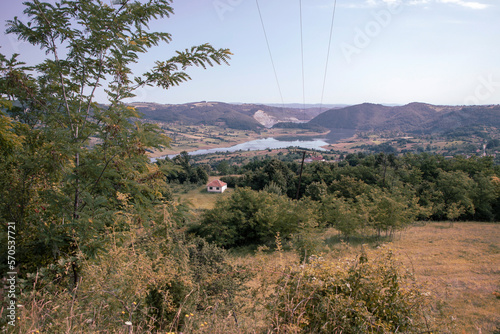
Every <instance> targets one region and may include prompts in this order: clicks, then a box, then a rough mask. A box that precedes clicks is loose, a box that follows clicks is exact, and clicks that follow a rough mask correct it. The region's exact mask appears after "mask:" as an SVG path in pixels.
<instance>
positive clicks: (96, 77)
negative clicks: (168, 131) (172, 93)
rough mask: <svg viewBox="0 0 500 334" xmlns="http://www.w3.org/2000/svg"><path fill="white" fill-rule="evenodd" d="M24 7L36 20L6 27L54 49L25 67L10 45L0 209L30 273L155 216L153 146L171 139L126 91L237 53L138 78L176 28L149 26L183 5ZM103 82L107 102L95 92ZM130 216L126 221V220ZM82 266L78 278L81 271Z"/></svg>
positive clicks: (170, 80) (92, 251) (158, 185)
mask: <svg viewBox="0 0 500 334" xmlns="http://www.w3.org/2000/svg"><path fill="white" fill-rule="evenodd" d="M24 6H25V11H24V13H25V14H26V16H27V22H23V20H22V19H20V18H18V17H15V18H14V19H12V20H10V21H8V22H7V33H9V34H13V35H15V36H17V38H18V39H19V40H22V41H27V42H28V43H30V44H32V45H33V46H36V47H39V48H41V49H42V50H43V51H44V52H45V53H46V54H47V58H46V59H42V60H41V62H40V63H38V64H32V65H30V66H25V64H24V63H22V62H19V61H18V60H17V58H18V56H19V55H16V54H15V55H13V56H12V57H11V58H8V57H6V56H4V55H0V73H1V77H0V102H1V106H2V114H1V115H0V142H1V144H2V151H1V154H0V168H1V169H2V171H3V172H2V175H1V176H0V185H1V189H2V190H1V191H0V194H1V198H0V218H1V219H2V220H3V221H15V222H16V224H17V225H16V226H17V228H18V231H19V232H18V235H17V237H18V240H17V242H18V248H19V249H20V250H23V251H21V252H19V254H18V257H19V259H18V260H19V262H20V263H21V264H22V266H23V268H22V270H21V271H22V272H23V273H24V272H34V271H35V270H36V268H37V267H38V266H40V265H42V266H43V265H46V264H48V263H50V262H54V261H56V260H57V259H58V258H60V257H61V256H65V254H66V255H67V256H75V255H76V253H77V251H78V250H77V245H78V247H79V250H80V251H82V252H83V253H84V254H85V255H87V256H97V254H98V253H99V252H100V251H101V249H102V247H103V244H104V243H105V241H106V238H105V237H104V235H105V231H106V229H107V228H108V227H110V226H113V224H114V223H115V215H122V214H124V215H130V217H134V220H135V221H134V223H136V222H139V223H144V224H145V225H147V222H149V221H150V220H151V219H152V218H153V217H154V216H155V213H154V208H155V206H156V205H159V204H162V203H164V202H165V201H166V200H167V199H169V198H168V197H169V196H168V195H169V194H168V192H166V191H165V190H164V189H165V188H166V183H165V174H164V173H163V172H162V171H161V170H159V168H158V166H155V165H150V164H149V158H148V156H147V154H146V153H147V151H148V150H151V149H154V148H162V147H165V146H167V145H168V144H169V142H170V139H169V138H167V137H166V136H165V135H163V134H162V132H161V129H160V128H158V127H157V126H155V125H152V124H148V123H141V122H138V121H132V119H137V118H138V117H139V115H138V113H137V112H136V110H135V109H134V108H132V107H129V106H126V105H125V103H124V102H123V100H124V99H126V98H131V97H134V92H135V91H136V90H137V89H138V88H141V87H144V86H153V85H157V86H160V87H163V88H170V87H172V86H176V85H179V84H180V83H182V82H184V81H187V80H189V79H190V77H189V75H188V74H187V73H186V72H185V70H186V69H187V68H188V67H192V66H197V67H203V68H206V67H207V66H213V65H214V64H221V63H227V61H228V59H229V58H230V55H231V53H230V52H229V50H228V49H215V48H213V47H212V46H211V45H209V44H202V45H199V46H194V47H191V48H189V49H186V50H184V51H180V52H176V53H175V55H174V56H172V57H170V58H168V59H166V60H162V61H157V62H156V63H155V65H154V66H153V68H152V69H151V70H150V71H148V72H146V73H143V74H142V75H140V76H134V74H133V73H132V70H131V66H132V65H133V64H134V63H136V62H138V61H139V59H140V55H141V54H144V53H146V52H147V51H148V50H149V49H150V48H152V47H155V46H158V45H160V43H169V42H170V41H171V38H172V37H171V35H170V34H169V33H166V32H154V31H150V29H149V24H151V23H152V22H153V21H154V20H156V19H162V18H166V17H169V16H170V15H171V14H172V13H173V9H172V7H171V1H169V0H157V1H149V2H144V3H143V2H140V1H123V2H122V3H121V5H120V6H116V7H110V6H108V5H107V4H104V3H103V2H102V1H79V0H63V1H60V2H57V3H46V2H41V1H38V0H33V1H28V2H25V3H24ZM98 92H100V93H101V94H102V95H104V96H106V98H107V101H106V102H107V103H106V104H100V103H97V102H96V95H97V93H98ZM5 108H7V109H8V110H6V109H5ZM4 109H5V110H4ZM191 176H192V177H191ZM206 179H207V174H206V172H205V171H204V170H202V169H194V170H193V173H192V175H190V182H204V181H205V180H206ZM129 222H130V220H122V221H121V223H120V225H119V226H117V228H118V229H120V230H127V229H128V228H129V226H128V225H129ZM75 266H76V267H78V265H75ZM72 274H73V275H74V283H76V282H77V280H78V270H75V271H74V272H73V273H72Z"/></svg>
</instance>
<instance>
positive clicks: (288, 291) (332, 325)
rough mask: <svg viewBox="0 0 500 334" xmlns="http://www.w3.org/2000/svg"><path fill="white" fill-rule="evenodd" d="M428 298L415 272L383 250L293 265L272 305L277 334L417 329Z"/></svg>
mask: <svg viewBox="0 0 500 334" xmlns="http://www.w3.org/2000/svg"><path fill="white" fill-rule="evenodd" d="M424 302H425V300H424V297H423V295H422V294H421V293H420V291H419V289H418V288H417V286H416V284H415V281H414V280H413V276H412V274H411V273H410V272H408V271H406V270H404V269H403V268H402V267H401V266H400V265H399V264H398V262H397V261H396V260H395V259H394V256H393V255H392V253H391V252H390V251H383V252H382V253H381V254H380V255H378V256H375V254H370V255H368V254H367V253H366V252H363V253H362V254H361V255H360V256H359V258H358V259H356V260H351V261H338V262H337V261H329V260H323V259H321V258H318V259H313V260H312V261H311V262H310V263H309V264H305V265H302V266H297V267H294V268H291V269H289V270H288V271H287V272H285V274H284V275H283V277H282V278H281V280H280V281H279V283H278V286H277V288H276V292H275V295H274V301H273V302H272V303H271V304H270V305H269V308H270V310H271V314H272V326H273V330H274V331H275V332H276V333H343V334H349V333H352V334H357V333H396V332H398V333H416V332H421V331H422V330H423V328H424V327H425V325H424V321H423V320H424V319H423V315H422V309H423V306H424ZM425 330H429V329H428V328H426V329H425Z"/></svg>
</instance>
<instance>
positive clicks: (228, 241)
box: [192, 188, 314, 247]
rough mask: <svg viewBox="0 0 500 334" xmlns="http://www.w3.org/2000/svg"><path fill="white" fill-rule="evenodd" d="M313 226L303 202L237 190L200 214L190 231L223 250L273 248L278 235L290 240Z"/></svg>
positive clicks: (269, 193)
mask: <svg viewBox="0 0 500 334" xmlns="http://www.w3.org/2000/svg"><path fill="white" fill-rule="evenodd" d="M313 222H314V214H313V210H311V207H310V206H309V205H307V203H306V202H305V201H300V202H297V201H292V200H290V199H289V198H287V197H285V196H280V195H278V194H276V193H272V192H266V191H260V192H257V191H254V190H251V189H249V188H238V189H236V191H234V192H233V193H232V194H231V196H230V197H226V198H222V199H220V200H219V201H217V203H216V205H215V208H213V209H212V210H208V211H206V212H205V213H204V214H203V217H202V218H201V221H200V223H199V225H197V226H195V227H193V229H192V231H193V232H196V233H197V234H199V235H201V236H202V237H204V238H206V239H207V240H208V241H211V242H215V243H216V244H218V245H219V246H223V247H235V246H246V245H258V244H273V242H274V238H275V236H276V234H277V233H278V232H279V233H280V235H281V236H282V237H284V238H288V237H290V236H291V235H292V234H294V233H296V232H297V231H299V230H300V229H301V228H303V227H304V226H309V225H311V224H313Z"/></svg>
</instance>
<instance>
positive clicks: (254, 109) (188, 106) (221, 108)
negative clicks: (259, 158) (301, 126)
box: [130, 101, 320, 130]
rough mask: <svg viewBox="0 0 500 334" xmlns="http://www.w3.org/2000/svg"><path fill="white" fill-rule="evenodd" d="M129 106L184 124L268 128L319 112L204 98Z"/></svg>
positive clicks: (153, 117)
mask: <svg viewBox="0 0 500 334" xmlns="http://www.w3.org/2000/svg"><path fill="white" fill-rule="evenodd" d="M130 105H132V106H134V107H135V108H136V109H137V111H139V112H141V113H142V114H143V115H144V118H146V119H151V120H155V121H160V122H167V123H178V124H184V125H199V124H205V125H220V126H225V127H228V128H233V129H241V130H256V129H259V128H263V127H272V126H273V125H274V124H277V123H279V122H294V123H305V122H307V121H309V120H311V119H312V118H313V117H315V116H317V115H319V114H320V110H319V109H318V108H311V109H306V110H298V109H295V108H279V107H272V106H267V105H259V104H229V103H222V102H206V101H203V102H194V103H185V104H157V103H146V102H135V103H131V104H130Z"/></svg>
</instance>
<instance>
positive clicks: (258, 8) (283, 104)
mask: <svg viewBox="0 0 500 334" xmlns="http://www.w3.org/2000/svg"><path fill="white" fill-rule="evenodd" d="M255 3H256V4H257V10H258V12H259V17H260V23H261V24H262V30H263V31H264V37H265V38H266V44H267V51H268V52H269V58H271V64H272V66H273V71H274V77H275V79H276V84H277V85H278V91H279V93H280V98H281V104H282V106H283V109H284V108H285V102H284V101H283V94H281V87H280V82H279V80H278V75H277V74H276V67H275V66H274V61H273V55H272V53H271V48H270V47H269V40H268V39H267V33H266V27H265V26H264V20H263V19H262V13H261V12H260V6H259V0H255Z"/></svg>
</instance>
